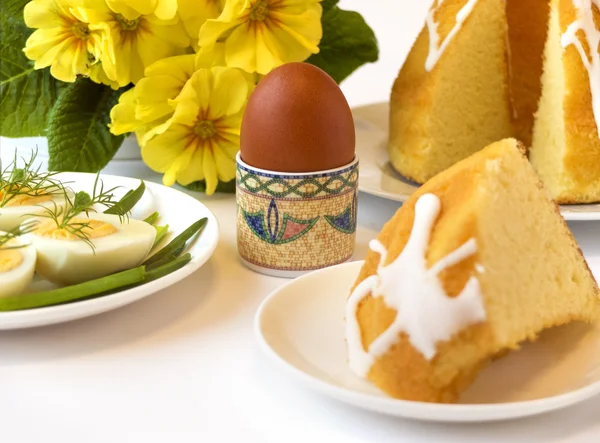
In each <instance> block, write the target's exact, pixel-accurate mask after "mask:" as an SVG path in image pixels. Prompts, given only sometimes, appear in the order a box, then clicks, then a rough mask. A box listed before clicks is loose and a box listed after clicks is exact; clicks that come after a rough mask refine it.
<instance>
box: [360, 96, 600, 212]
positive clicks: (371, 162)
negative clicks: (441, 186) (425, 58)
mask: <svg viewBox="0 0 600 443" xmlns="http://www.w3.org/2000/svg"><path fill="white" fill-rule="evenodd" d="M388 112H389V104H388V103H376V104H372V105H367V106H361V107H357V108H354V109H352V114H353V115H354V124H355V127H356V154H357V155H358V157H359V158H360V170H359V181H358V189H359V190H360V191H362V192H365V193H367V194H371V195H376V196H378V197H382V198H385V199H388V200H393V201H398V202H404V201H406V199H407V198H408V197H410V195H411V194H412V193H413V192H414V191H415V190H416V189H417V187H418V186H419V185H418V184H416V183H413V182H411V181H409V180H407V179H406V178H404V177H402V176H401V175H400V174H399V173H398V172H396V171H395V170H394V168H393V167H392V165H391V164H390V161H389V157H388V153H387V148H386V144H387V138H388V127H389V125H388V118H389V116H388ZM560 212H561V214H562V215H563V217H564V218H565V219H566V220H573V221H575V220H581V221H584V220H600V204H589V205H564V206H561V207H560Z"/></svg>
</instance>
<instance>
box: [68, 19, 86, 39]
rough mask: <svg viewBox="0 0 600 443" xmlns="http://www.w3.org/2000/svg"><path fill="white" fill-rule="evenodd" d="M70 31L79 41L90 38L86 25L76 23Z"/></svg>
mask: <svg viewBox="0 0 600 443" xmlns="http://www.w3.org/2000/svg"><path fill="white" fill-rule="evenodd" d="M71 31H73V34H75V37H77V38H78V39H79V40H87V39H88V38H90V30H89V28H88V25H87V24H86V23H81V22H77V23H75V24H74V25H73V26H72V27H71Z"/></svg>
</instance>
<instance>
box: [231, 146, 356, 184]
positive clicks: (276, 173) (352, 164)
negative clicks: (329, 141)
mask: <svg viewBox="0 0 600 443" xmlns="http://www.w3.org/2000/svg"><path fill="white" fill-rule="evenodd" d="M235 159H236V162H237V166H238V167H239V168H241V169H243V170H245V171H246V172H253V173H258V174H261V175H264V176H270V177H278V178H285V179H299V178H306V177H315V176H327V175H333V174H343V173H344V172H348V171H350V170H352V169H354V168H356V166H357V165H358V155H354V160H352V161H351V162H350V163H348V164H345V165H343V166H340V167H338V168H333V169H324V170H320V171H313V172H281V171H270V170H268V169H262V168H256V167H254V166H251V165H249V164H247V163H245V162H244V161H243V160H242V153H241V152H238V153H237V155H236V157H235Z"/></svg>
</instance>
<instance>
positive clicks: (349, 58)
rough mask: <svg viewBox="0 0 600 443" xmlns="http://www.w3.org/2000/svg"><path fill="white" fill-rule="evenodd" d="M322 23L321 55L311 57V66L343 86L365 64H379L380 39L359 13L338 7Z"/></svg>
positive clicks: (330, 11) (326, 13)
mask: <svg viewBox="0 0 600 443" xmlns="http://www.w3.org/2000/svg"><path fill="white" fill-rule="evenodd" d="M323 3H331V1H329V2H323ZM323 6H324V7H325V4H324V5H323ZM328 6H329V5H328ZM321 22H322V24H323V38H322V39H321V43H320V44H319V49H320V52H319V53H318V54H313V55H311V56H310V57H309V58H308V60H306V62H307V63H311V64H313V65H315V66H318V67H319V68H321V69H322V70H324V71H325V72H327V73H328V74H329V75H330V76H331V77H333V79H334V80H335V81H336V82H338V83H341V82H342V80H344V79H345V78H346V77H348V76H349V75H350V74H352V72H354V71H355V70H356V69H357V68H359V67H360V66H362V65H363V64H365V63H368V62H375V61H377V59H378V57H379V48H378V47H377V39H376V37H375V34H374V33H373V30H372V29H371V28H370V27H369V25H367V23H366V22H365V20H364V19H363V18H362V16H361V15H360V14H359V13H357V12H354V11H344V10H343V9H340V8H338V7H337V6H335V7H333V8H331V9H329V10H328V11H327V12H324V13H323V17H322V18H321Z"/></svg>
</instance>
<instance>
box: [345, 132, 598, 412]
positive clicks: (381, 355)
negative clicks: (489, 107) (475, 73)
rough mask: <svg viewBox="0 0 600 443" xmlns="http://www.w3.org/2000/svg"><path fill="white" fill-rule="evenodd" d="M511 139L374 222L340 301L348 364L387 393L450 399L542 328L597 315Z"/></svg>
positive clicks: (555, 219)
mask: <svg viewBox="0 0 600 443" xmlns="http://www.w3.org/2000/svg"><path fill="white" fill-rule="evenodd" d="M524 151H525V149H524V147H523V146H522V145H520V144H519V143H518V142H517V141H516V140H514V139H505V140H502V141H500V142H497V143H494V144H492V145H490V146H488V147H487V148H485V149H483V150H482V151H480V152H478V153H476V154H474V155H473V156H471V157H469V158H467V159H465V160H463V161H461V162H459V163H457V164H456V165H454V166H453V167H451V168H449V169H448V170H446V171H444V172H442V173H441V174H439V175H437V176H436V177H434V178H433V179H431V180H430V181H429V182H427V183H426V184H425V185H423V186H422V187H421V188H420V189H419V190H418V191H417V192H416V193H415V194H414V195H413V196H411V198H409V200H408V201H407V202H406V203H405V204H404V205H403V206H402V207H401V208H400V209H399V210H398V212H397V213H396V214H395V215H394V217H393V218H392V219H391V220H390V221H389V222H388V223H387V224H386V225H385V227H384V228H383V230H382V231H381V233H380V234H379V236H378V238H377V240H374V241H373V242H372V243H371V251H369V254H368V256H367V259H366V261H365V264H364V266H363V268H362V270H361V272H360V275H359V276H358V279H357V281H356V285H355V286H354V288H353V291H352V294H351V295H350V297H349V299H348V303H347V308H346V327H347V331H346V332H347V336H346V339H347V343H348V352H349V363H350V366H351V368H352V370H353V371H354V372H356V373H357V374H358V375H360V376H362V377H366V378H367V379H369V380H371V381H372V382H373V383H374V384H375V385H377V386H378V387H379V388H381V389H382V390H383V391H385V392H386V393H387V394H389V395H391V396H393V397H396V398H400V399H407V400H415V401H424V402H454V401H457V399H458V397H459V395H460V394H461V392H462V391H463V390H464V389H465V388H466V387H467V386H469V384H470V383H471V382H472V381H473V380H474V379H475V377H476V376H477V374H478V372H479V371H480V369H481V368H483V367H484V366H485V365H486V364H487V363H488V362H490V361H491V360H492V359H494V358H497V357H499V356H501V355H503V354H504V353H506V352H508V351H510V350H511V349H516V348H518V347H519V345H520V343H522V342H524V341H527V340H535V338H536V337H537V336H538V334H539V333H540V332H542V331H543V330H544V329H546V328H551V327H554V326H558V325H563V324H566V323H569V322H573V321H584V322H595V321H598V320H600V290H599V289H598V285H597V283H596V282H595V280H594V277H593V276H592V273H591V271H590V270H589V268H588V266H587V264H586V261H585V259H584V257H583V255H582V254H581V251H580V250H579V248H578V245H577V243H576V241H575V239H574V238H573V236H572V234H571V232H570V231H569V229H568V227H567V225H566V223H565V222H564V220H563V218H562V217H561V216H560V213H559V211H558V208H557V206H556V204H555V203H554V202H553V201H552V200H551V198H550V195H549V193H548V192H547V190H546V189H545V188H544V187H543V185H542V183H541V182H540V180H539V178H538V176H537V175H536V173H535V171H534V169H533V167H532V166H531V164H530V163H529V162H528V161H527V159H526V157H525V155H524Z"/></svg>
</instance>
